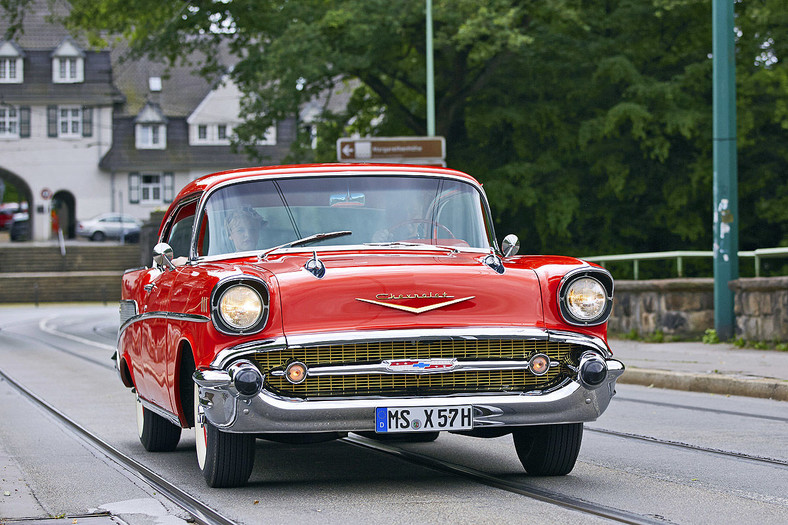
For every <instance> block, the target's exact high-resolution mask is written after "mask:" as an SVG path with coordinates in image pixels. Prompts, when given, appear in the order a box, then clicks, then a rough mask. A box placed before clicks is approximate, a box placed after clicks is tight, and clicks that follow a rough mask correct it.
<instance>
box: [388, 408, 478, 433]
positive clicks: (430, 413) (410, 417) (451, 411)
mask: <svg viewBox="0 0 788 525" xmlns="http://www.w3.org/2000/svg"><path fill="white" fill-rule="evenodd" d="M472 428H473V407H472V406H470V405H464V406H456V407H385V408H376V409H375V431H376V432H378V433H383V432H435V431H438V430H471V429H472Z"/></svg>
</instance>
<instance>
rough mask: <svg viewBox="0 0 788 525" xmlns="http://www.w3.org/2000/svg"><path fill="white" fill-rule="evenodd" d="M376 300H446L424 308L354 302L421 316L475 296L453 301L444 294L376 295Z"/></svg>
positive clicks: (360, 299)
mask: <svg viewBox="0 0 788 525" xmlns="http://www.w3.org/2000/svg"><path fill="white" fill-rule="evenodd" d="M375 297H376V298H387V299H389V300H395V299H430V298H442V299H443V298H445V299H448V300H447V301H441V302H439V303H432V304H428V305H425V306H418V307H417V306H407V305H404V304H397V303H388V302H384V301H376V300H373V299H362V298H360V297H356V301H361V302H362V303H369V304H376V305H378V306H385V307H386V308H393V309H395V310H402V311H403V312H410V313H412V314H423V313H424V312H429V311H432V310H437V309H438V308H443V307H444V306H450V305H452V304H457V303H461V302H463V301H467V300H469V299H474V298H475V297H476V296H475V295H470V296H468V297H461V298H459V299H455V298H454V297H453V296H451V295H447V294H446V293H443V294H433V293H429V294H400V295H394V294H378V295H376V296H375Z"/></svg>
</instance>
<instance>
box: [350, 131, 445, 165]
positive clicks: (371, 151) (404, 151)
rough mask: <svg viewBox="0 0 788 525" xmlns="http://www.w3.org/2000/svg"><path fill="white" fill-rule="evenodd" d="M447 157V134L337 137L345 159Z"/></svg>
mask: <svg viewBox="0 0 788 525" xmlns="http://www.w3.org/2000/svg"><path fill="white" fill-rule="evenodd" d="M445 158H446V140H445V139H444V138H443V137H365V138H357V139H356V138H341V139H339V140H337V159H339V160H340V161H344V162H375V161H386V162H397V161H399V162H414V159H418V160H424V161H430V160H432V161H436V160H438V161H442V160H443V159H445Z"/></svg>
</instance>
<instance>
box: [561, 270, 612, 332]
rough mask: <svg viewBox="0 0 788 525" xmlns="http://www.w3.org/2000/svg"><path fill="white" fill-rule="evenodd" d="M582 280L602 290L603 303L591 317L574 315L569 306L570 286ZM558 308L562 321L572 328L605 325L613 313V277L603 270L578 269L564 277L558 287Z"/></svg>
mask: <svg viewBox="0 0 788 525" xmlns="http://www.w3.org/2000/svg"><path fill="white" fill-rule="evenodd" d="M582 279H590V280H591V281H594V282H595V283H596V284H599V285H600V286H601V288H602V290H604V295H605V302H604V304H603V305H602V307H601V308H600V309H599V312H598V313H597V314H596V315H594V316H591V317H587V318H586V317H582V316H580V315H575V313H573V311H572V309H571V307H570V305H569V291H570V289H571V288H572V285H574V284H577V283H578V282H579V281H581V280H582ZM558 308H559V310H560V312H561V317H563V319H564V321H566V322H567V323H569V324H571V325H574V326H597V325H600V324H603V323H606V322H607V320H608V319H609V318H610V314H611V313H612V312H613V277H612V276H611V275H610V272H608V271H607V270H605V269H604V268H595V267H585V268H578V269H576V270H573V271H571V272H568V273H567V274H566V275H564V277H563V279H562V280H561V284H560V286H559V287H558Z"/></svg>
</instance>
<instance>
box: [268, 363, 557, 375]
mask: <svg viewBox="0 0 788 525" xmlns="http://www.w3.org/2000/svg"><path fill="white" fill-rule="evenodd" d="M441 360H442V361H452V363H451V364H447V365H446V366H445V367H441V368H435V369H429V368H413V369H410V370H408V371H405V370H402V369H396V370H393V369H392V368H391V361H388V360H386V361H383V362H381V363H375V364H370V365H340V366H333V365H324V366H312V367H309V368H308V369H307V374H306V375H307V377H320V376H351V375H359V374H388V375H402V374H418V375H422V374H447V373H451V372H458V371H461V370H473V371H478V372H485V371H491V370H528V367H529V365H530V361H522V360H514V361H511V360H497V361H493V360H490V361H459V360H457V359H433V361H441ZM402 361H407V360H406V359H405V360H402ZM413 361H416V360H415V359H414V360H413ZM422 361H425V360H424V359H422ZM559 365H560V363H559V362H558V361H550V368H552V367H555V366H559ZM271 375H272V376H284V375H285V372H284V371H283V370H274V371H272V372H271Z"/></svg>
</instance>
